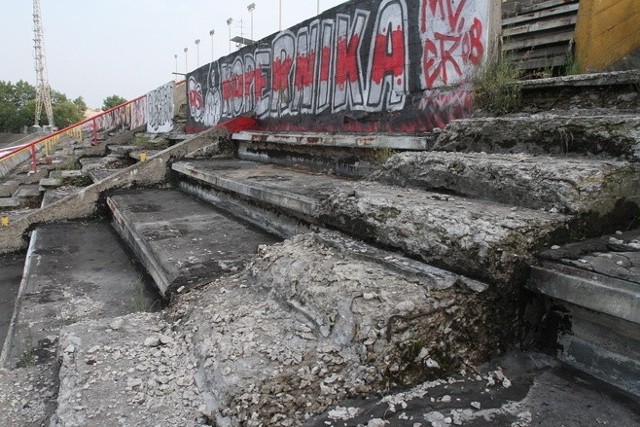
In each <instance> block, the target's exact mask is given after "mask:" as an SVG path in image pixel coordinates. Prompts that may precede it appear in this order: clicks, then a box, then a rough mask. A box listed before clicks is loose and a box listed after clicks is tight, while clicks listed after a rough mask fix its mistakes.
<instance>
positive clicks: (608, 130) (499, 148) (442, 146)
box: [433, 115, 640, 161]
mask: <svg viewBox="0 0 640 427" xmlns="http://www.w3.org/2000/svg"><path fill="white" fill-rule="evenodd" d="M639 144H640V116H639V115H631V116H620V115H612V116H609V117H602V116H596V117H578V118H572V117H568V118H560V119H558V118H555V117H548V116H545V115H540V116H531V117H524V118H506V117H505V118H488V119H464V120H456V121H454V122H452V123H450V124H449V125H448V126H447V127H446V128H445V130H444V131H443V132H442V134H441V135H440V136H439V137H438V140H437V142H436V144H435V145H434V147H433V150H435V151H457V152H486V153H531V154H552V155H558V156H564V155H598V156H602V157H614V158H619V157H622V158H626V159H628V160H633V161H638V160H640V150H639V149H638V146H639Z"/></svg>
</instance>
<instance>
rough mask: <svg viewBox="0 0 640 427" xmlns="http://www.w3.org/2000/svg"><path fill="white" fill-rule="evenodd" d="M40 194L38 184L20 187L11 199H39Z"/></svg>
mask: <svg viewBox="0 0 640 427" xmlns="http://www.w3.org/2000/svg"><path fill="white" fill-rule="evenodd" d="M40 192H41V191H40V184H30V185H21V186H20V187H18V189H17V190H16V192H15V193H14V194H13V197H16V198H18V199H27V198H33V197H40Z"/></svg>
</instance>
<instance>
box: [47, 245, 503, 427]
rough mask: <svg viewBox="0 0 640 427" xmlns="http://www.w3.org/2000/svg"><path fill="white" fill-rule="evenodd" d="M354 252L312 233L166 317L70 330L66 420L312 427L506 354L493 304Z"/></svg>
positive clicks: (191, 295)
mask: <svg viewBox="0 0 640 427" xmlns="http://www.w3.org/2000/svg"><path fill="white" fill-rule="evenodd" d="M327 238H329V237H327ZM356 254H357V252H355V251H354V252H352V251H342V250H336V249H334V248H332V247H330V246H327V245H325V244H323V243H322V241H321V239H318V236H317V235H315V234H312V233H309V234H305V235H300V236H297V237H295V238H294V239H291V240H287V241H285V242H282V243H278V244H275V245H270V246H267V245H265V246H261V247H260V250H259V251H258V253H257V255H256V256H254V257H253V259H252V261H251V263H250V264H249V265H248V266H247V267H246V270H245V271H243V272H241V273H239V274H234V275H225V276H222V277H220V278H218V279H217V280H216V281H215V282H214V283H211V284H209V285H208V286H203V287H199V288H196V289H193V290H192V291H191V292H188V293H184V294H179V295H177V296H176V298H175V300H174V303H173V304H172V306H171V307H170V308H169V309H168V312H167V313H165V314H164V315H157V314H153V313H145V314H135V315H128V316H124V317H121V318H118V319H115V320H113V321H107V320H102V321H89V322H84V323H79V324H75V325H71V326H69V327H67V328H65V329H64V330H63V332H62V335H61V345H60V350H61V351H60V357H61V361H62V366H61V371H60V393H59V398H58V410H57V414H56V415H57V417H58V419H59V420H60V422H61V424H62V425H74V424H75V425H88V424H89V425H95V426H105V425H111V423H113V420H114V418H117V419H120V420H121V421H122V422H125V421H126V422H127V423H128V424H131V425H158V424H160V425H183V424H185V423H186V422H185V419H186V420H189V419H190V420H196V419H201V418H207V419H208V421H209V423H211V424H215V425H253V424H255V425H259V424H260V425H289V426H294V425H302V422H303V421H304V419H305V418H307V417H308V416H309V415H307V414H313V413H319V412H322V411H324V410H325V409H326V408H327V407H329V406H330V405H332V404H335V403H337V402H340V401H341V400H343V399H345V398H352V397H360V396H366V395H372V394H374V393H377V391H378V386H379V384H381V383H384V384H386V385H387V387H390V388H394V387H399V386H402V385H405V384H412V383H415V382H416V381H420V380H421V379H422V378H424V376H425V375H426V376H428V375H437V373H439V372H441V371H446V370H448V369H451V368H452V367H457V366H464V365H465V364H466V363H469V364H473V363H475V362H476V361H478V360H482V359H483V358H484V357H486V353H491V352H493V351H494V349H495V348H496V346H497V345H499V343H497V342H496V341H497V338H496V337H497V335H496V334H495V333H490V332H489V325H490V322H489V321H488V319H487V317H486V311H485V310H487V309H488V308H489V307H488V301H487V293H486V292H478V291H476V290H474V289H470V288H468V287H466V285H465V284H464V282H460V281H451V280H449V279H448V278H445V279H444V280H439V279H436V278H435V277H436V276H434V282H433V283H431V285H430V286H424V285H421V284H418V283H416V282H415V281H414V280H413V279H412V278H410V277H406V276H404V275H403V274H402V273H399V272H397V271H394V270H390V269H388V268H386V267H385V266H384V265H382V264H380V263H378V262H376V261H375V260H370V261H366V260H362V259H359V258H358V257H357V256H354V255H356ZM283 272H286V274H283ZM445 276H446V274H445ZM445 276H443V277H445ZM327 278H331V279H330V280H327ZM443 336H447V339H446V340H445V339H440V338H441V337H443ZM86 384H90V385H89V387H85V385H86ZM106 396H108V399H105V397H106ZM141 409H142V410H141ZM145 409H146V410H145ZM249 420H251V422H249Z"/></svg>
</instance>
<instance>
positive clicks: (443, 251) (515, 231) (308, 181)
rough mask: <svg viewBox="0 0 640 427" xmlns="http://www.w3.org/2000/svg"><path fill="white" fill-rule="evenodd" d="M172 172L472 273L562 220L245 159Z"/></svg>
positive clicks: (518, 252) (179, 165)
mask: <svg viewBox="0 0 640 427" xmlns="http://www.w3.org/2000/svg"><path fill="white" fill-rule="evenodd" d="M173 169H174V170H175V171H177V172H180V173H182V174H185V175H186V176H190V177H193V178H195V179H197V180H199V181H201V182H204V183H207V184H209V185H213V186H214V187H217V188H219V189H222V190H224V191H229V192H232V193H236V194H240V195H242V196H244V197H248V198H250V199H252V200H254V201H257V202H261V203H268V204H270V205H272V206H276V207H277V208H279V209H282V208H284V209H286V210H287V211H290V212H291V211H292V212H293V213H294V214H295V215H299V216H302V217H305V218H307V219H308V220H309V221H312V222H317V223H319V224H321V225H328V226H332V227H335V228H339V229H341V230H342V231H346V232H347V233H350V234H353V235H355V236H356V237H357V238H362V239H368V240H375V241H377V242H378V243H380V244H384V245H388V246H391V247H396V248H399V249H402V250H404V251H407V252H408V253H410V254H412V255H414V256H418V257H420V258H422V260H423V261H425V262H427V263H434V262H438V263H439V264H436V265H437V266H439V267H443V268H446V269H452V268H454V267H455V268H454V271H460V268H464V267H461V265H455V264H456V263H457V262H462V263H463V264H464V266H465V267H468V268H469V269H470V270H469V271H472V272H473V274H481V272H482V271H485V272H486V270H491V269H494V268H497V267H496V266H497V264H500V265H501V266H502V267H506V265H507V264H509V263H512V262H513V261H514V260H516V259H518V258H519V257H523V259H524V258H526V257H527V256H528V255H527V253H528V251H529V249H530V248H531V247H532V246H535V245H537V244H538V243H539V241H540V240H541V239H542V240H543V239H545V238H546V237H545V236H546V235H547V234H548V233H550V232H552V231H553V230H557V229H558V228H559V227H562V225H563V224H564V222H565V221H566V217H565V216H564V215H560V214H554V213H550V212H544V211H539V210H531V209H526V208H516V207H511V206H507V205H503V204H497V203H494V202H489V201H484V200H471V199H465V198H461V197H452V196H447V195H443V194H439V193H433V192H427V191H419V190H412V189H402V191H399V189H398V187H394V186H389V185H384V184H380V183H376V182H370V181H356V180H353V179H346V178H339V177H336V176H329V175H323V174H312V173H308V172H301V171H296V170H292V169H285V168H281V167H275V166H273V165H265V164H259V163H253V162H248V161H238V160H216V161H190V162H176V163H174V165H173ZM527 248H529V249H527ZM456 254H457V255H456ZM465 257H466V258H470V259H471V260H473V261H474V262H470V261H469V260H467V261H466V262H465V261H464V260H463V259H461V258H465ZM511 257H514V258H511ZM454 258H455V261H454ZM499 269H500V268H498V270H499ZM481 275H482V274H481ZM490 275H491V274H490ZM485 277H486V276H485Z"/></svg>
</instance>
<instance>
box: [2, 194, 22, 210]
mask: <svg viewBox="0 0 640 427" xmlns="http://www.w3.org/2000/svg"><path fill="white" fill-rule="evenodd" d="M20 206H22V201H21V200H20V199H18V198H16V197H0V208H17V207H20Z"/></svg>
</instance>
